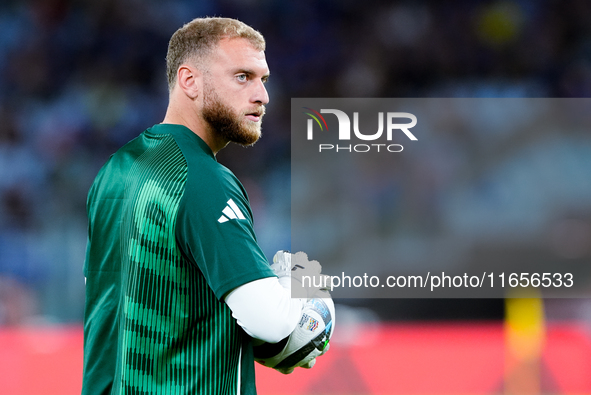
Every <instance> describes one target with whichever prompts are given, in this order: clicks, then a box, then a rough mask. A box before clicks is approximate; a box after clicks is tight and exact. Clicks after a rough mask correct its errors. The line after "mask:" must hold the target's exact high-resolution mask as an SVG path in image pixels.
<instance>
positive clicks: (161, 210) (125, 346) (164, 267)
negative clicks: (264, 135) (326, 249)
mask: <svg viewBox="0 0 591 395" xmlns="http://www.w3.org/2000/svg"><path fill="white" fill-rule="evenodd" d="M228 199H232V201H237V203H236V204H237V206H238V207H240V209H237V210H238V211H241V212H242V211H244V213H245V216H244V219H243V220H240V221H237V220H234V221H227V222H228V223H220V222H219V221H217V219H218V218H219V217H220V214H221V213H222V210H223V209H224V206H225V204H226V202H227V201H228ZM88 216H89V242H88V247H87V257H86V262H85V276H86V277H87V297H86V311H85V327H84V329H85V348H84V380H83V391H82V392H83V394H93V395H94V394H236V393H249V394H251V393H256V391H255V386H254V366H253V365H254V363H253V360H252V346H251V344H250V338H249V337H248V336H247V335H246V334H245V333H244V332H243V331H242V329H241V328H240V327H239V326H238V325H237V323H236V321H235V320H234V319H233V318H232V315H231V311H230V309H229V308H228V306H227V305H226V304H225V303H224V302H223V301H222V300H223V296H224V295H225V294H226V293H227V292H228V291H230V290H231V289H233V288H235V287H237V286H239V285H242V284H244V283H246V282H248V281H252V280H254V279H258V278H263V277H268V276H271V275H273V274H272V272H271V271H270V269H269V268H268V264H267V262H266V259H265V258H264V255H263V254H262V252H261V251H260V248H259V247H258V245H257V243H256V238H255V236H254V231H253V230H252V217H251V212H250V207H249V204H248V200H247V197H246V194H245V192H244V190H243V188H242V185H241V184H240V183H239V182H238V180H237V179H236V178H235V177H234V176H233V174H231V172H229V170H227V169H226V168H224V167H223V166H221V165H220V164H219V163H217V162H216V161H215V157H214V156H213V154H212V153H211V151H210V150H209V147H207V145H206V144H205V143H204V142H203V141H202V140H201V139H199V138H198V137H197V136H196V135H195V134H193V133H192V132H191V131H189V130H188V129H186V128H184V127H181V126H178V125H156V126H155V127H153V128H150V129H148V130H147V131H145V132H144V133H142V135H140V136H139V137H138V138H136V139H135V140H133V141H131V142H130V143H128V144H127V145H126V146H125V147H123V148H122V149H120V150H119V151H118V152H117V153H116V154H114V155H113V156H112V157H111V158H110V160H109V162H107V164H106V165H105V166H104V167H103V168H102V169H101V171H100V172H99V175H98V176H97V179H96V180H95V183H94V184H93V186H92V188H91V191H90V193H89V198H88ZM239 368H240V370H241V371H240V372H239ZM239 384H241V389H240V392H238V385H239Z"/></svg>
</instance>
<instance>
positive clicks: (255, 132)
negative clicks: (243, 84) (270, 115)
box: [202, 86, 265, 147]
mask: <svg viewBox="0 0 591 395" xmlns="http://www.w3.org/2000/svg"><path fill="white" fill-rule="evenodd" d="M255 112H258V113H260V114H261V115H260V118H259V121H258V122H254V121H251V120H249V119H246V118H245V117H244V116H245V115H246V114H251V113H255ZM264 114H265V106H263V105H258V106H256V107H254V108H252V109H249V110H247V111H244V112H242V113H240V114H236V113H235V112H234V111H233V110H232V108H230V106H228V105H227V104H226V103H224V102H222V100H221V99H220V97H219V96H218V94H217V93H216V91H215V90H214V89H212V88H211V87H209V86H208V87H207V88H206V89H205V91H204V96H203V112H202V116H203V119H204V120H205V122H207V124H208V125H209V127H210V128H211V131H212V133H214V134H216V135H217V136H219V137H221V138H223V139H224V140H226V141H231V142H233V143H236V144H240V145H242V146H244V147H248V146H250V145H253V144H254V143H256V142H257V141H258V139H259V138H260V137H261V122H262V120H263V115H264Z"/></svg>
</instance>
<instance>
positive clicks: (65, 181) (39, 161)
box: [0, 0, 591, 324]
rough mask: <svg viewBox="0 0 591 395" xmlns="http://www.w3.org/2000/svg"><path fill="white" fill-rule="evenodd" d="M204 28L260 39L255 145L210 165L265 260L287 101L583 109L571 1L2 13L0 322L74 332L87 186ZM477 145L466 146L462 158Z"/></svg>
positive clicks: (276, 231)
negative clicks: (530, 104) (241, 194)
mask: <svg viewBox="0 0 591 395" xmlns="http://www.w3.org/2000/svg"><path fill="white" fill-rule="evenodd" d="M205 15H210V16H213V15H216V16H227V17H235V18H238V19H241V20H243V21H244V22H246V23H248V24H250V25H252V26H253V27H255V28H256V29H258V30H259V31H261V32H262V33H263V35H264V36H265V37H266V39H267V51H266V54H267V61H268V63H269V66H270V69H271V71H272V76H271V79H270V82H269V85H268V89H269V94H270V96H271V103H270V104H269V106H268V115H267V116H266V118H265V122H264V124H263V138H262V139H261V141H260V142H259V143H257V145H256V146H255V147H253V148H247V149H244V148H240V147H229V148H228V149H226V150H224V151H222V152H221V153H220V154H219V155H218V160H219V161H220V162H221V163H223V164H225V165H226V166H228V167H229V168H230V169H231V170H233V171H234V172H235V173H236V174H237V176H238V177H239V178H240V179H241V180H242V181H243V183H244V184H245V187H246V188H247V190H248V191H249V195H250V198H251V201H252V206H253V210H254V212H255V223H256V229H257V232H258V235H259V239H260V242H261V244H262V246H263V249H264V251H265V253H266V254H267V255H268V256H272V254H273V252H274V251H275V250H276V249H281V248H289V241H290V126H289V119H290V110H289V108H290V98H292V97H589V96H591V3H590V2H588V1H586V0H566V1H558V0H539V1H538V0H510V1H484V0H482V1H468V0H457V1H451V2H441V1H435V0H432V1H425V0H423V1H375V0H367V1H357V0H340V1H337V0H303V1H294V2H285V1H280V0H247V1H239V0H219V1H216V0H204V1H193V0H173V1H163V0H147V1H146V0H143V1H140V0H104V1H90V0H20V1H17V0H4V1H2V3H1V4H0V324H17V323H21V322H23V321H24V320H27V319H30V318H31V317H37V318H38V319H42V320H46V321H59V322H68V321H74V322H77V321H80V320H81V318H82V313H83V305H84V279H83V274H82V265H83V261H84V252H85V244H86V212H85V203H86V194H87V191H88V188H89V187H90V184H91V183H92V180H93V178H94V176H95V175H96V172H97V171H98V169H99V168H100V166H101V165H102V164H103V163H104V162H105V161H106V160H107V158H108V157H109V155H110V154H111V153H113V152H114V151H115V150H116V149H117V148H118V147H120V146H121V145H123V144H124V143H125V142H127V141H129V140H130V139H132V138H134V137H135V136H136V135H137V134H139V133H140V132H141V131H143V130H144V129H146V128H148V127H150V126H151V125H153V124H155V123H158V122H160V121H161V120H162V118H163V116H164V112H165V110H166V103H167V88H166V78H165V56H166V48H167V44H168V39H169V37H170V35H171V34H172V33H173V32H174V31H175V30H176V29H177V28H178V27H180V26H181V25H182V24H183V23H185V22H188V21H190V20H191V19H193V18H195V17H198V16H205ZM535 137H536V136H535V135H528V136H524V137H523V138H524V139H535ZM587 138H589V137H587ZM486 141H487V136H486V135H479V136H476V135H475V136H472V138H471V139H470V140H469V141H467V142H465V144H466V146H465V147H463V149H464V152H471V150H476V149H477V148H478V147H480V146H482V145H483V144H486ZM442 143H445V144H449V142H445V141H444V140H442ZM569 147H570V148H569ZM543 149H544V147H543V146H542V147H541V148H540V150H543ZM564 149H565V150H566V151H565V152H564V155H566V157H568V156H569V151H568V150H569V149H571V150H572V149H577V146H576V145H574V146H572V145H571V146H568V147H565V148H564ZM539 152H542V151H539ZM581 152H582V153H581V154H580V155H583V154H584V153H585V152H586V151H584V152H583V151H581ZM530 155H531V156H532V157H535V156H536V153H535V152H534V153H530ZM537 155H539V156H542V157H543V155H542V154H541V153H538V154H537ZM495 158H496V157H495V155H494V154H493V155H492V157H491V158H490V161H492V162H494V161H495ZM431 159H432V161H434V163H432V165H430V166H429V169H440V170H441V172H440V175H441V178H440V179H436V180H434V179H433V178H434V177H438V175H437V174H435V175H433V174H430V173H429V174H426V173H425V172H423V173H421V171H420V169H419V171H417V178H416V179H415V181H414V184H413V185H415V186H416V188H417V189H419V190H422V191H425V193H426V194H427V195H421V197H422V199H419V200H417V201H415V202H414V204H415V205H417V207H415V213H416V215H415V216H414V217H412V220H413V221H414V222H416V223H419V224H420V223H423V224H429V223H431V222H432V218H434V217H433V210H434V209H436V208H434V206H433V202H434V199H435V198H436V196H435V197H434V196H431V195H429V193H430V191H435V192H433V193H436V192H437V189H433V188H430V187H429V184H423V182H431V183H434V184H437V183H438V182H445V181H446V179H445V171H444V170H445V169H443V168H442V167H440V166H439V163H443V164H444V165H445V164H449V161H450V158H445V157H443V156H441V157H438V156H436V155H435V156H432V157H431ZM499 160H500V159H499ZM540 160H543V158H542V159H540ZM578 163H579V162H577V163H576V164H575V165H578ZM580 163H587V162H584V161H583V159H581V161H580ZM499 169H501V167H499ZM423 170H425V168H423ZM499 171H500V170H499ZM587 172H589V169H587ZM489 174H490V172H489ZM501 174H502V173H501ZM577 174H578V173H577ZM490 177H502V175H499V174H497V175H495V174H492V175H490ZM583 177H584V176H583ZM429 179H431V181H429ZM589 179H591V178H589ZM516 182H517V183H518V181H516ZM576 182H580V181H579V178H577V179H576ZM571 190H576V188H575V189H571ZM581 190H583V191H586V189H584V188H583V189H581ZM584 193H586V192H584ZM576 198H577V197H576V196H575V197H574V198H573V200H576ZM580 209H583V210H586V209H589V206H588V205H587V206H583V207H582V208H580ZM436 217H437V216H436ZM577 224H578V225H577V226H582V227H583V228H584V227H585V226H586V225H585V223H584V222H582V223H580V224H579V223H578V222H577ZM567 225H568V224H567ZM424 228H428V226H425V227H424ZM569 229H570V228H569ZM583 233H584V232H583ZM577 234H581V232H578V233H577ZM584 241H585V239H583V242H582V244H584ZM581 248H582V247H581ZM584 253H585V252H582V253H580V254H584ZM580 254H579V255H580ZM19 295H21V296H19Z"/></svg>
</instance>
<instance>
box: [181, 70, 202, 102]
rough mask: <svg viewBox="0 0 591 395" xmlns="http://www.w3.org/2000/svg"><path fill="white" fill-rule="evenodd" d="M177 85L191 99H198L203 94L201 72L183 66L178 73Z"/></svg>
mask: <svg viewBox="0 0 591 395" xmlns="http://www.w3.org/2000/svg"><path fill="white" fill-rule="evenodd" d="M176 77H177V83H178V85H179V88H181V90H182V91H183V92H184V93H185V95H187V96H188V97H189V98H191V99H196V98H197V97H198V96H199V94H200V93H201V86H202V84H201V77H202V74H201V71H199V70H197V69H196V68H194V67H191V66H189V65H186V64H183V65H181V66H180V67H179V69H178V71H177V76H176Z"/></svg>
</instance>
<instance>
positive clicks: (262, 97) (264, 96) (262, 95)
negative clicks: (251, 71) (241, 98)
mask: <svg viewBox="0 0 591 395" xmlns="http://www.w3.org/2000/svg"><path fill="white" fill-rule="evenodd" d="M252 101H253V102H254V103H261V104H263V105H266V104H267V103H269V93H267V88H265V84H264V83H263V81H262V80H258V81H257V83H256V87H255V91H254V93H253V96H252Z"/></svg>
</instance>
